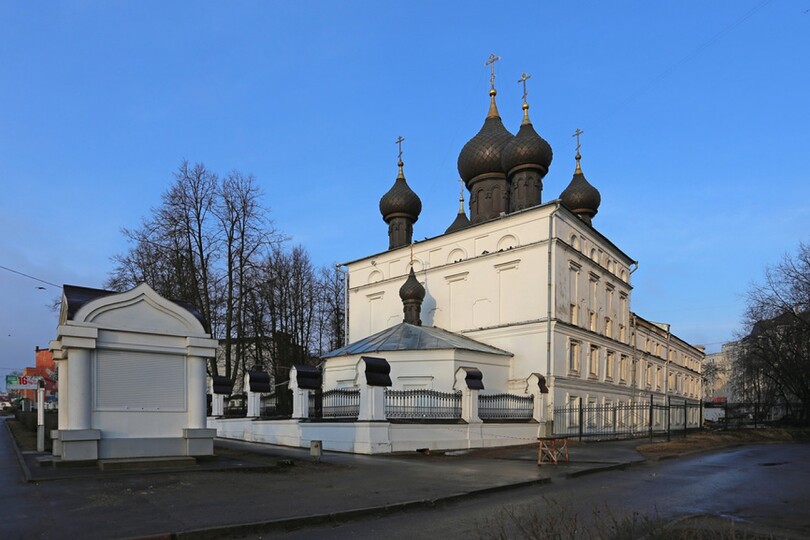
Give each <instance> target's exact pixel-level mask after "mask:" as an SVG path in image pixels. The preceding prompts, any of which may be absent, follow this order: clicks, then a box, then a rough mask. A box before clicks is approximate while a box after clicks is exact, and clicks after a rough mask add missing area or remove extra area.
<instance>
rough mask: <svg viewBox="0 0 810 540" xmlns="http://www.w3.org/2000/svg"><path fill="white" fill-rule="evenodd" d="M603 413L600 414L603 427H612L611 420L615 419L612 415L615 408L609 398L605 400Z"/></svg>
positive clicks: (614, 412)
mask: <svg viewBox="0 0 810 540" xmlns="http://www.w3.org/2000/svg"><path fill="white" fill-rule="evenodd" d="M603 410H604V411H605V413H604V414H603V415H602V418H603V419H604V420H603V422H604V427H605V428H608V429H609V428H612V427H613V422H614V421H615V417H614V415H615V414H616V410H615V409H614V408H613V402H612V401H611V400H609V399H606V400H605V405H604V409H603Z"/></svg>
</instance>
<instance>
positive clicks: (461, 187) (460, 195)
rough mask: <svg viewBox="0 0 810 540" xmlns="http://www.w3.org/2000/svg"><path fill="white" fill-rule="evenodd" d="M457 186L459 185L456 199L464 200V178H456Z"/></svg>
mask: <svg viewBox="0 0 810 540" xmlns="http://www.w3.org/2000/svg"><path fill="white" fill-rule="evenodd" d="M458 186H459V191H458V200H459V201H461V202H464V180H462V179H461V178H459V179H458Z"/></svg>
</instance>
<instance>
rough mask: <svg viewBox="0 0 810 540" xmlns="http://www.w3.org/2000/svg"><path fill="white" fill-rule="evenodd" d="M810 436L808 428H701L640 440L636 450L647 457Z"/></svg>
mask: <svg viewBox="0 0 810 540" xmlns="http://www.w3.org/2000/svg"><path fill="white" fill-rule="evenodd" d="M808 440H810V428H764V429H735V430H728V431H700V432H695V433H690V434H688V435H687V436H686V437H678V438H673V439H672V440H670V441H662V442H654V443H645V444H640V445H638V446H637V447H636V450H638V451H639V452H641V454H643V455H644V457H646V458H661V457H670V456H680V455H684V454H688V453H691V452H698V451H702V450H711V449H715V448H724V447H726V446H733V445H739V444H757V443H773V442H798V441H808Z"/></svg>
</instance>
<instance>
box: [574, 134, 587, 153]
mask: <svg viewBox="0 0 810 540" xmlns="http://www.w3.org/2000/svg"><path fill="white" fill-rule="evenodd" d="M583 133H585V132H584V131H582V130H581V129H579V128H577V130H576V131H575V132H574V134H573V135H571V136H572V137H576V138H577V154H579V147H580V144H579V136H580V135H582V134H583Z"/></svg>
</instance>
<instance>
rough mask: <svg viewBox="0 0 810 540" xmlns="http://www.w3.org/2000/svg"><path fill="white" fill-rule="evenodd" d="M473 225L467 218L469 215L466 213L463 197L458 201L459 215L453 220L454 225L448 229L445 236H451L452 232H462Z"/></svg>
mask: <svg viewBox="0 0 810 540" xmlns="http://www.w3.org/2000/svg"><path fill="white" fill-rule="evenodd" d="M470 225H472V222H470V220H469V218H467V214H466V213H465V212H464V197H461V198H460V199H459V200H458V214H456V219H454V220H453V223H451V224H450V226H449V227H447V230H446V231H444V234H449V233H451V232H456V231H460V230H461V229H466V228H467V227H469V226H470Z"/></svg>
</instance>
